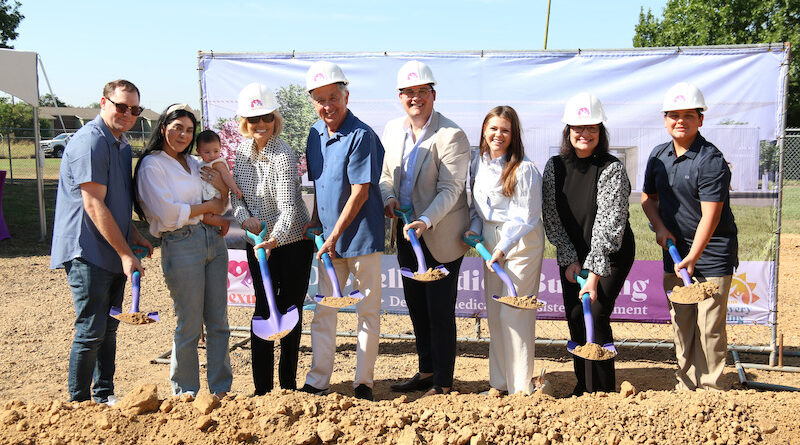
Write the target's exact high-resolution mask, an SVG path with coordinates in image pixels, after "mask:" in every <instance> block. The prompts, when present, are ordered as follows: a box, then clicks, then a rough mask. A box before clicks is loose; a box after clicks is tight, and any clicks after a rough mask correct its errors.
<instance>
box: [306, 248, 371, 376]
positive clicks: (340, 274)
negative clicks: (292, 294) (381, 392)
mask: <svg viewBox="0 0 800 445" xmlns="http://www.w3.org/2000/svg"><path fill="white" fill-rule="evenodd" d="M382 255H383V254H382V253H381V252H375V253H371V254H369V255H362V256H357V257H354V258H336V259H333V260H332V263H333V267H334V269H335V270H336V278H337V279H338V280H339V284H340V285H341V286H342V287H344V283H346V282H347V278H348V277H349V276H350V274H351V273H352V274H353V289H358V290H359V291H361V293H362V294H364V299H363V300H361V302H360V303H358V305H356V313H357V314H358V340H357V342H356V348H357V352H356V375H355V379H354V381H353V387H356V386H358V385H361V384H365V385H367V386H369V387H370V388H372V383H373V380H374V375H375V359H376V358H377V357H378V339H379V338H380V334H381V326H380V323H381V319H380V311H381V256H382ZM318 270H319V272H318V273H319V277H320V278H319V294H320V295H325V296H326V297H329V296H331V295H333V291H332V287H331V282H330V279H329V278H328V274H327V273H326V271H325V265H324V264H323V263H322V261H319V268H318ZM338 313H339V310H338V309H337V308H332V307H328V306H323V305H321V304H317V307H316V309H314V319H313V320H311V350H312V354H313V355H312V358H311V370H310V371H309V372H308V374H307V375H306V383H307V384H309V385H311V386H313V387H314V388H317V389H327V388H328V387H330V383H331V374H333V362H334V353H335V352H336V318H337V314H338Z"/></svg>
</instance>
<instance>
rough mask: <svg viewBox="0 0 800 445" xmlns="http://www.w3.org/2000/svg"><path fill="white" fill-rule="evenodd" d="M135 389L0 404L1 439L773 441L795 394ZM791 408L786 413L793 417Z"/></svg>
mask: <svg viewBox="0 0 800 445" xmlns="http://www.w3.org/2000/svg"><path fill="white" fill-rule="evenodd" d="M154 394H155V388H154V387H152V385H151V387H148V388H140V389H138V390H136V391H133V392H132V393H130V394H129V395H128V396H126V397H125V399H123V400H122V401H120V402H119V403H118V404H117V405H116V406H115V407H107V406H105V405H98V404H95V403H93V402H83V403H77V402H75V403H65V402H59V401H53V402H47V403H41V402H40V403H37V402H32V403H25V402H22V401H19V400H13V401H8V402H6V403H5V404H4V405H3V407H2V410H0V437H2V439H1V440H0V442H2V443H31V444H32V443H57V444H84V443H164V444H182V443H214V444H236V443H243V442H249V443H253V442H255V443H281V444H319V443H342V444H345V443H346V444H364V443H379V444H384V443H385V444H423V443H425V444H442V445H444V444H459V445H464V444H470V445H477V444H492V443H510V444H552V443H607V444H614V445H619V444H635V443H715V444H724V443H737V444H748V443H757V442H762V441H767V442H771V441H772V439H773V438H775V437H774V436H775V435H776V433H777V432H778V427H777V425H776V423H775V420H777V419H774V418H773V417H772V416H770V415H769V414H770V410H771V409H772V408H773V407H775V406H778V405H782V406H791V407H792V408H793V412H795V413H797V412H798V410H797V408H800V401H798V398H797V397H795V396H794V395H792V394H788V393H780V394H774V393H773V394H762V396H761V397H748V401H747V402H742V401H741V399H742V398H743V397H745V396H747V395H749V394H755V391H746V392H743V391H729V392H692V393H689V392H687V393H682V394H681V403H674V401H675V394H674V393H670V392H664V391H646V392H641V393H638V394H636V395H630V393H628V394H627V395H623V394H617V393H613V394H606V393H596V394H591V395H584V396H581V397H573V398H571V399H567V400H557V399H554V398H552V397H550V396H548V395H538V394H534V395H533V396H524V395H514V396H507V397H486V396H481V395H477V394H457V393H451V394H449V395H444V396H431V397H425V398H422V399H419V400H416V401H414V402H409V400H408V398H407V397H406V396H400V397H398V398H396V399H394V400H384V401H381V402H367V401H363V400H358V399H354V398H351V397H345V396H342V395H340V394H336V393H333V394H330V395H327V396H324V397H318V396H314V395H310V394H306V393H301V392H297V391H286V390H276V391H273V392H272V393H270V394H267V395H265V396H261V397H247V396H244V395H236V396H228V397H225V398H224V399H223V400H222V401H220V400H219V399H217V398H216V396H212V395H210V394H204V395H203V394H201V395H200V396H199V397H198V398H197V399H195V400H193V399H192V397H190V396H188V395H185V396H183V397H169V398H167V399H165V400H161V401H159V400H157V399H156V400H153V395H154ZM796 417H797V414H795V419H796Z"/></svg>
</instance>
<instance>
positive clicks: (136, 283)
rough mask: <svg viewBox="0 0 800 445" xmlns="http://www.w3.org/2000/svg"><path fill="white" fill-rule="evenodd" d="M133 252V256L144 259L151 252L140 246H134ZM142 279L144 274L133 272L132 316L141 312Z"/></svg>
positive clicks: (132, 247)
mask: <svg viewBox="0 0 800 445" xmlns="http://www.w3.org/2000/svg"><path fill="white" fill-rule="evenodd" d="M131 250H132V251H133V254H134V255H136V258H138V259H140V260H141V259H142V258H144V257H146V256H147V254H148V253H150V251H149V250H148V249H147V247H144V246H139V245H136V244H134V245H132V246H131ZM141 279H142V274H141V273H139V271H138V270H136V271H134V272H133V275H131V314H133V313H135V312H139V295H140V291H141Z"/></svg>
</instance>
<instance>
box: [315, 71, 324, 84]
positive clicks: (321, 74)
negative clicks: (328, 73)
mask: <svg viewBox="0 0 800 445" xmlns="http://www.w3.org/2000/svg"><path fill="white" fill-rule="evenodd" d="M319 80H325V74H323V73H317V74H316V75H315V76H314V82H317V81H319Z"/></svg>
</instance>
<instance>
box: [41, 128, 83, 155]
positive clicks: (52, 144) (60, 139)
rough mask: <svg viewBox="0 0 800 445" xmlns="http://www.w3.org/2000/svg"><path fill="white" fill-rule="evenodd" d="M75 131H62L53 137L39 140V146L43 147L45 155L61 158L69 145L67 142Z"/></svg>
mask: <svg viewBox="0 0 800 445" xmlns="http://www.w3.org/2000/svg"><path fill="white" fill-rule="evenodd" d="M73 134H75V133H61V134H59V135H58V136H56V137H54V138H53V139H46V140H44V141H39V146H40V147H41V148H42V152H44V155H45V157H56V158H60V157H61V155H63V154H64V148H66V147H67V142H69V139H70V138H71V137H72V135H73Z"/></svg>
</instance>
